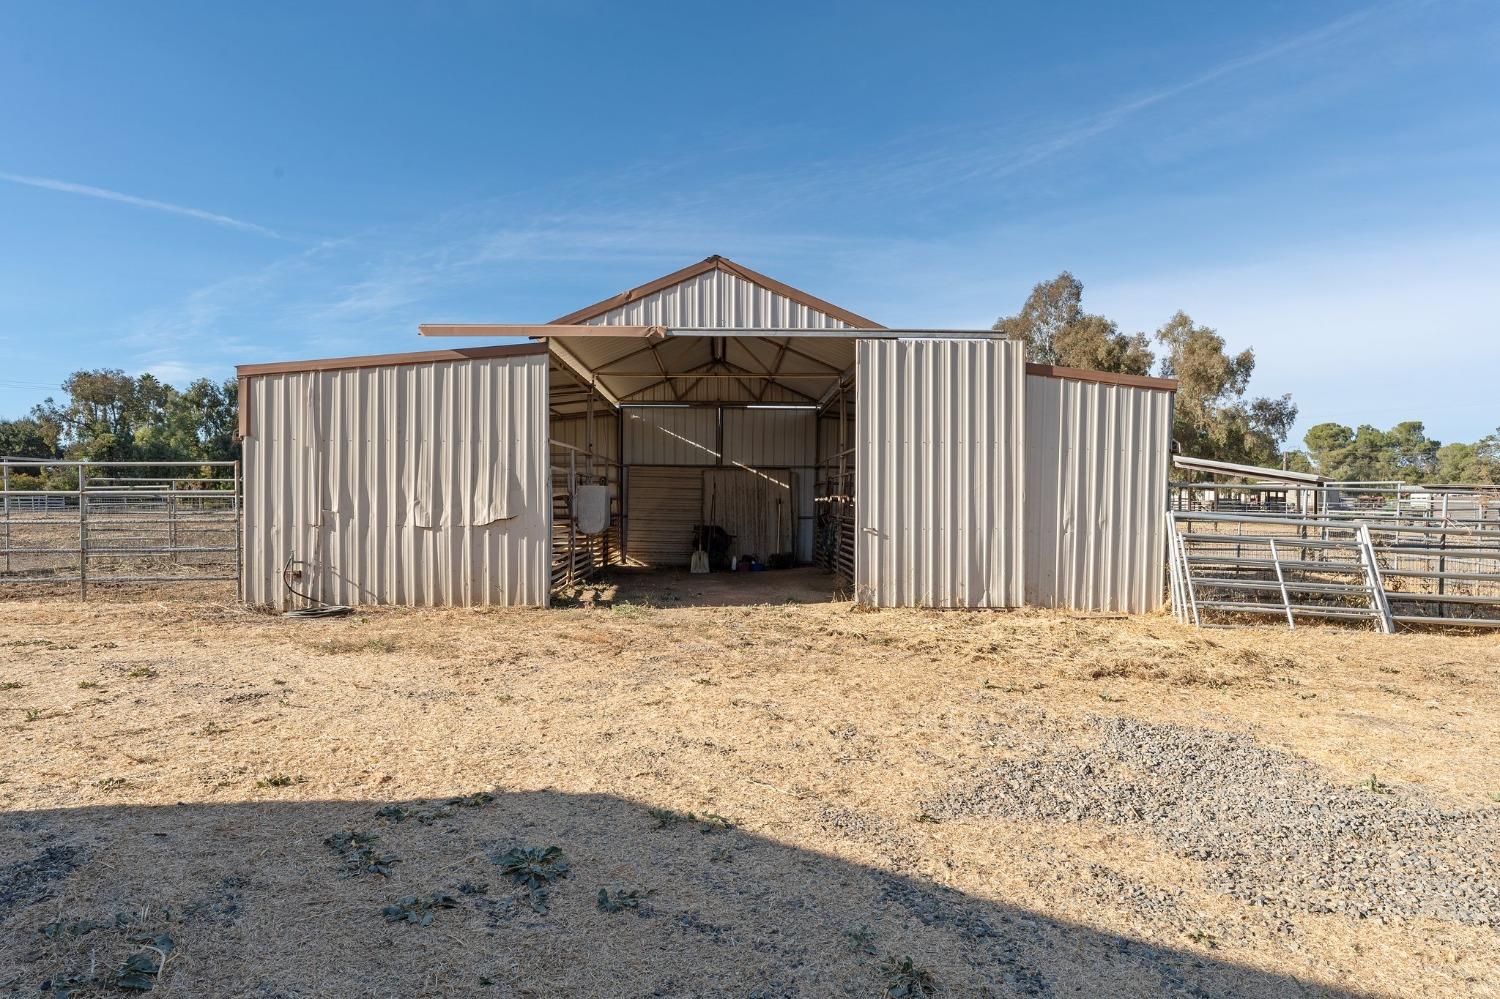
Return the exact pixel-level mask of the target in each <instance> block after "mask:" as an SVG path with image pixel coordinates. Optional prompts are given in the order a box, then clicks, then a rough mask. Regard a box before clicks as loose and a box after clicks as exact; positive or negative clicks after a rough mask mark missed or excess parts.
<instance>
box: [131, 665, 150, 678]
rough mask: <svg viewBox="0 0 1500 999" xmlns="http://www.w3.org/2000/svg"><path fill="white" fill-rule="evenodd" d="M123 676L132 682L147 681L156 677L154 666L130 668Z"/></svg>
mask: <svg viewBox="0 0 1500 999" xmlns="http://www.w3.org/2000/svg"><path fill="white" fill-rule="evenodd" d="M125 675H126V676H128V677H130V678H131V679H132V680H149V679H151V678H152V677H154V676H156V667H155V666H132V667H130V669H128V670H126V671H125Z"/></svg>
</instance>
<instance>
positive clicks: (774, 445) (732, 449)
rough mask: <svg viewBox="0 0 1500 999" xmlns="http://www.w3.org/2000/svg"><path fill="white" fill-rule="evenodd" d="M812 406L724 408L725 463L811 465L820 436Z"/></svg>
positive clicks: (753, 466) (814, 459) (794, 466)
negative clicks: (815, 427)
mask: <svg viewBox="0 0 1500 999" xmlns="http://www.w3.org/2000/svg"><path fill="white" fill-rule="evenodd" d="M816 422H817V416H816V414H815V413H814V412H813V411H812V410H810V409H730V408H726V409H725V410H724V464H726V465H749V466H750V467H751V468H758V467H760V466H762V465H777V466H780V467H784V468H785V467H791V468H811V467H812V466H813V464H814V463H815V462H816V460H817V459H816V457H815V455H814V452H815V449H816V448H817V439H816V438H815V437H814V436H813V433H814V424H815V423H816Z"/></svg>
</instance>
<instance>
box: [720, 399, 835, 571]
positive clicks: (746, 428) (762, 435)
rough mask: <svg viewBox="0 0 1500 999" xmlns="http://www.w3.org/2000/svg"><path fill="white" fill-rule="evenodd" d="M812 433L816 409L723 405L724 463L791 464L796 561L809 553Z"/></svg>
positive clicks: (753, 465)
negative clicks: (754, 407)
mask: <svg viewBox="0 0 1500 999" xmlns="http://www.w3.org/2000/svg"><path fill="white" fill-rule="evenodd" d="M816 433H817V414H816V413H815V412H814V411H813V410H810V409H731V408H726V409H725V410H724V463H725V464H726V465H744V466H746V467H748V468H755V469H765V468H768V467H778V468H790V469H791V472H792V487H793V493H794V500H795V505H796V511H797V524H796V532H795V535H794V537H795V540H796V543H795V545H794V546H793V551H794V553H795V554H796V557H797V560H798V561H799V562H811V561H812V557H813V520H814V518H815V517H816V511H815V509H814V506H813V496H814V495H815V489H816V476H815V475H814V464H815V462H816V460H817V457H816V455H817V440H816V438H815V436H814V435H815V434H816Z"/></svg>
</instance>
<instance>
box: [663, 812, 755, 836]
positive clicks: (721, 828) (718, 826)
mask: <svg viewBox="0 0 1500 999" xmlns="http://www.w3.org/2000/svg"><path fill="white" fill-rule="evenodd" d="M646 814H647V815H649V816H651V818H652V819H653V820H654V821H655V823H656V825H655V826H653V827H652V828H655V829H668V828H671V827H672V826H675V825H680V824H683V823H691V824H696V825H697V826H698V831H699V832H701V833H705V834H707V833H715V832H728V831H729V830H730V829H733V828H734V823H733V822H732V821H730V820H729V819H726V818H725V817H724V816H722V815H720V814H719V813H718V812H704V813H703V814H702V815H697V814H695V813H693V812H679V811H677V810H676V809H674V808H648V809H646Z"/></svg>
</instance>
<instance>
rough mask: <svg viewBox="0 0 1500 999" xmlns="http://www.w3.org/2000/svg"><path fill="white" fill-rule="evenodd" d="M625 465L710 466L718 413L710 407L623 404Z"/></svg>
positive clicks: (715, 455)
mask: <svg viewBox="0 0 1500 999" xmlns="http://www.w3.org/2000/svg"><path fill="white" fill-rule="evenodd" d="M623 418H624V420H625V463H626V464H627V465H714V464H717V463H718V461H719V426H718V419H719V417H718V413H717V411H716V410H713V409H671V408H657V407H651V406H646V407H633V406H632V407H626V408H625V409H624V410H623Z"/></svg>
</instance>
